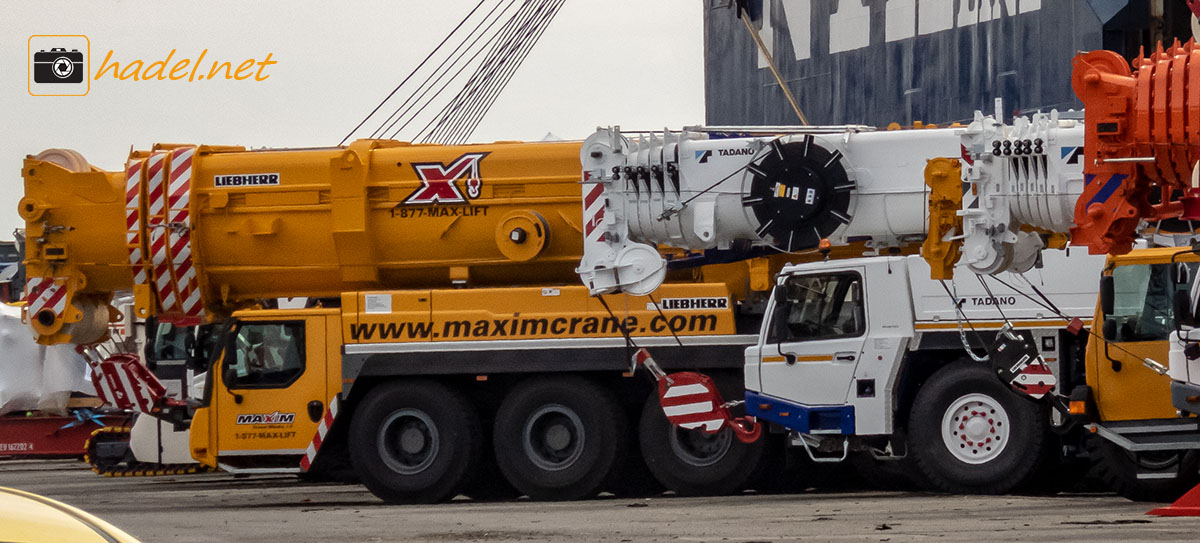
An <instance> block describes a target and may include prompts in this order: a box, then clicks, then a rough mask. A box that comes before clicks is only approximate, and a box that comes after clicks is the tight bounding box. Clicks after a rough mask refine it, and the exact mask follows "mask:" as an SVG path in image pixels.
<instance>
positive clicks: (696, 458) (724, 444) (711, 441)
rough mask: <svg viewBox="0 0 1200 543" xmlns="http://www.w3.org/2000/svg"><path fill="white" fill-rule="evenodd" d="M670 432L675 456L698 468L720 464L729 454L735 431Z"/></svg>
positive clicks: (676, 430)
mask: <svg viewBox="0 0 1200 543" xmlns="http://www.w3.org/2000/svg"><path fill="white" fill-rule="evenodd" d="M668 431H669V432H670V438H669V441H670V443H671V451H672V452H674V453H675V456H676V457H678V458H679V459H680V460H683V461H684V462H685V463H687V464H688V465H691V466H695V467H698V468H700V467H705V466H711V465H713V464H716V463H717V462H720V461H721V459H722V458H724V457H725V455H726V454H728V453H729V447H730V445H731V444H732V442H733V438H732V434H733V431H732V430H730V429H729V428H722V429H721V431H720V432H716V433H713V434H709V433H706V432H702V431H699V430H685V429H683V428H676V427H672V428H671V429H670V430H668Z"/></svg>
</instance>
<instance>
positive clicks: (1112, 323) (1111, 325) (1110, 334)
mask: <svg viewBox="0 0 1200 543" xmlns="http://www.w3.org/2000/svg"><path fill="white" fill-rule="evenodd" d="M1101 330H1102V332H1103V334H1104V340H1105V341H1112V340H1114V339H1116V338H1117V320H1116V319H1104V326H1103V327H1102V328H1101Z"/></svg>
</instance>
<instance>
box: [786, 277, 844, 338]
mask: <svg viewBox="0 0 1200 543" xmlns="http://www.w3.org/2000/svg"><path fill="white" fill-rule="evenodd" d="M782 292H783V296H782V297H781V299H776V300H775V303H776V304H782V307H780V308H779V309H778V310H777V312H776V313H775V314H776V315H777V316H779V317H781V318H785V319H786V322H787V325H786V326H772V327H771V329H772V335H774V336H778V335H785V336H786V337H774V338H772V341H773V342H788V341H812V340H818V339H833V338H844V337H855V336H860V335H862V334H863V333H864V332H866V328H867V326H866V318H865V312H864V308H863V297H862V277H861V276H859V275H858V274H857V273H854V272H837V273H828V274H814V275H798V276H792V277H789V278H788V279H787V282H786V283H785V284H784V288H783V291H782Z"/></svg>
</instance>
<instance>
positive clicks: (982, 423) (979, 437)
mask: <svg viewBox="0 0 1200 543" xmlns="http://www.w3.org/2000/svg"><path fill="white" fill-rule="evenodd" d="M941 428H942V441H943V443H944V444H945V445H946V448H947V449H948V450H949V451H950V453H951V454H952V455H953V456H954V457H955V458H957V459H958V460H961V461H962V462H965V463H967V464H983V463H986V462H990V461H992V460H994V459H995V458H996V457H997V456H1000V453H1001V452H1003V451H1004V447H1005V446H1006V445H1007V444H1008V441H1009V432H1010V430H1009V422H1008V413H1007V412H1006V411H1005V410H1004V407H1003V406H1002V405H1000V402H998V401H996V399H995V398H992V397H991V396H988V395H986V394H967V395H964V396H962V397H960V398H958V399H957V400H955V401H953V402H951V403H950V406H949V407H947V409H946V413H945V414H944V415H943V416H942V425H941Z"/></svg>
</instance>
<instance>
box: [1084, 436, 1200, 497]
mask: <svg viewBox="0 0 1200 543" xmlns="http://www.w3.org/2000/svg"><path fill="white" fill-rule="evenodd" d="M1087 450H1088V457H1090V458H1091V459H1092V461H1093V462H1094V464H1093V465H1094V469H1095V474H1096V476H1097V477H1098V478H1099V479H1100V480H1101V481H1103V482H1104V484H1105V485H1106V486H1108V487H1109V488H1110V489H1112V490H1113V491H1114V492H1116V493H1117V494H1118V495H1120V496H1121V497H1124V498H1126V499H1129V500H1132V501H1135V502H1163V503H1165V502H1172V501H1175V500H1176V499H1178V498H1179V497H1180V496H1182V495H1183V493H1184V492H1187V491H1188V489H1190V488H1192V487H1193V486H1196V484H1197V483H1200V454H1198V453H1197V452H1196V451H1151V452H1143V453H1134V452H1129V451H1126V450H1125V449H1122V448H1121V447H1120V446H1118V445H1117V444H1116V443H1113V442H1111V441H1109V440H1107V439H1103V438H1101V437H1099V436H1095V435H1093V436H1089V439H1088V443H1087ZM1139 473H1141V474H1142V475H1143V477H1142V478H1138V474H1139ZM1146 475H1151V477H1145V476H1146Z"/></svg>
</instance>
